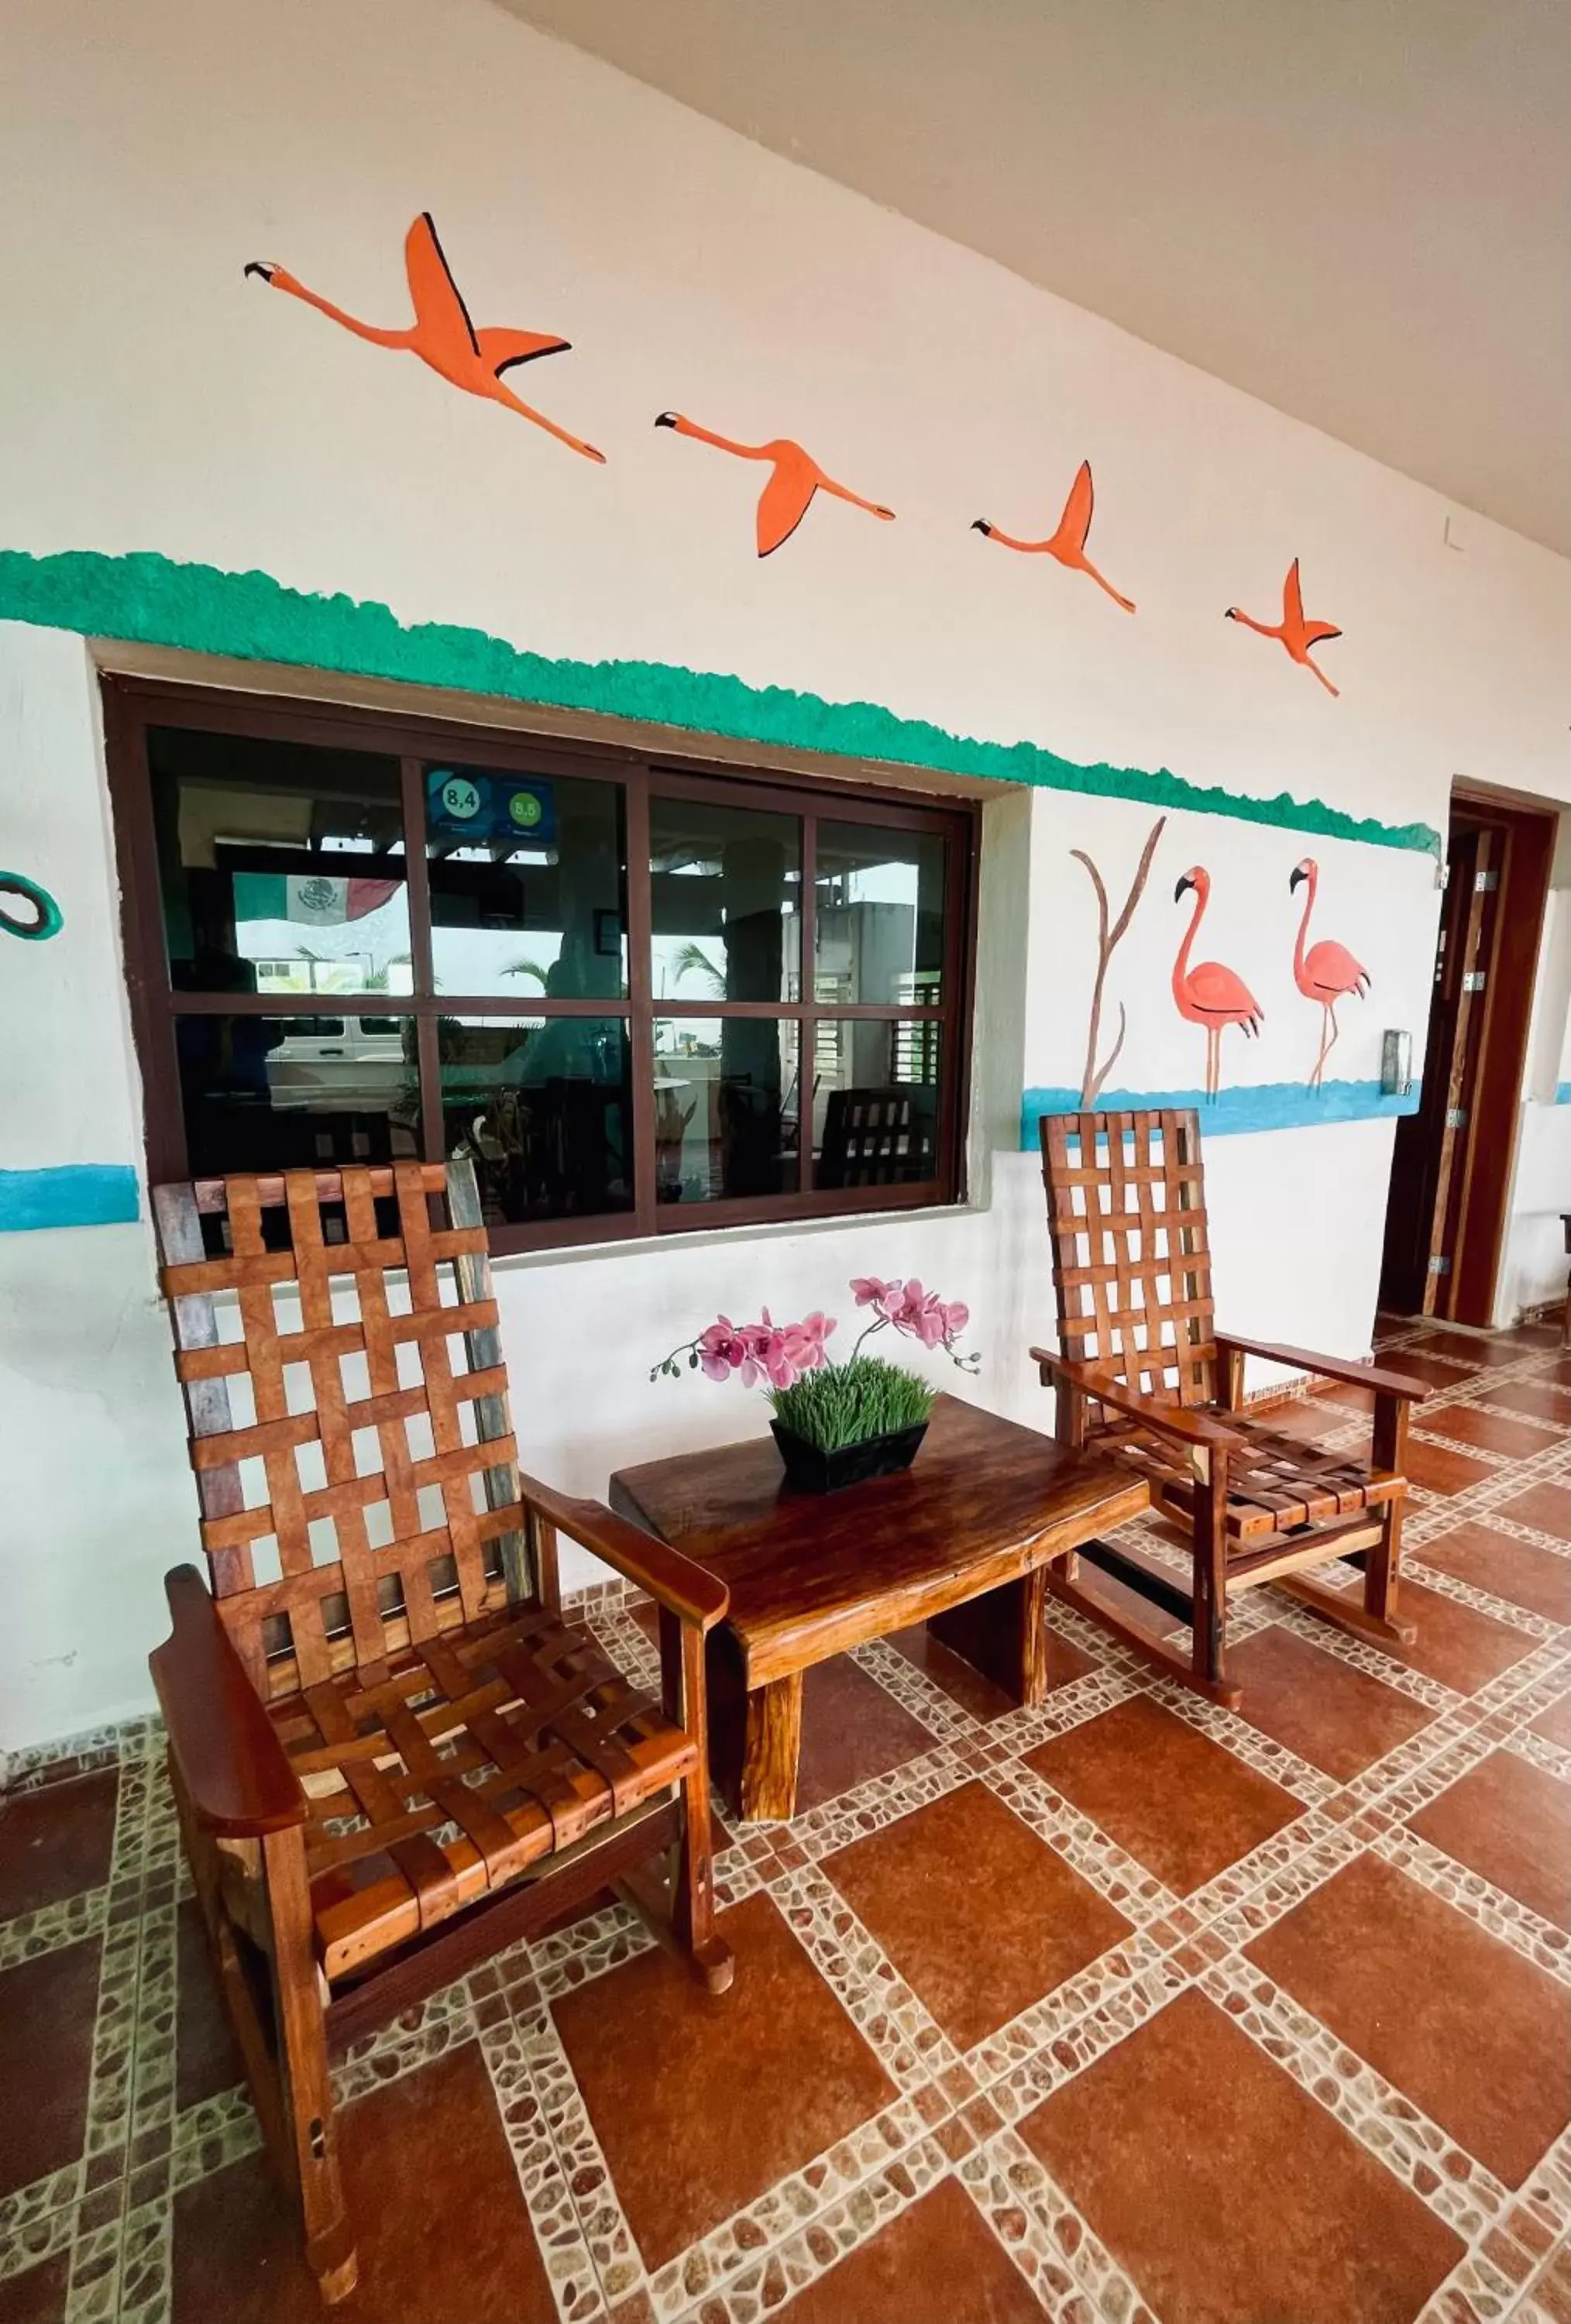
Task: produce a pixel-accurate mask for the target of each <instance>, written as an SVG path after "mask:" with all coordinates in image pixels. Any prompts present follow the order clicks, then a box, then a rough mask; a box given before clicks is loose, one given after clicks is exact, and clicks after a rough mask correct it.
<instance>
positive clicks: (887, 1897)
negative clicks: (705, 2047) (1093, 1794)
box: [824, 1784, 1131, 2050]
mask: <svg viewBox="0 0 1571 2324" xmlns="http://www.w3.org/2000/svg"><path fill="white" fill-rule="evenodd" d="M824 1869H825V1871H826V1872H827V1874H828V1877H829V1878H830V1879H831V1880H832V1881H833V1882H834V1883H835V1886H836V1887H837V1888H838V1889H839V1891H840V1893H841V1895H843V1896H844V1897H845V1898H846V1902H847V1903H848V1904H850V1906H851V1908H852V1910H853V1911H854V1912H855V1914H856V1916H857V1918H858V1920H860V1921H861V1922H862V1923H863V1924H864V1926H865V1927H866V1928H867V1929H869V1930H870V1931H871V1932H872V1933H873V1936H874V1937H876V1938H877V1940H878V1941H879V1943H880V1944H881V1945H882V1946H883V1949H884V1950H885V1951H886V1952H887V1953H888V1954H889V1956H890V1958H891V1960H892V1961H893V1962H894V1965H895V1967H896V1969H899V1970H900V1971H901V1975H902V1976H904V1977H905V1978H906V1979H907V1980H908V1981H909V1983H910V1985H911V1986H912V1987H914V1989H915V1991H916V1992H917V1994H918V1995H919V1997H920V1998H921V1999H922V2000H923V2001H924V2002H926V2004H927V2006H928V2007H929V2009H930V2010H931V2012H932V2014H933V2015H934V2016H935V2017H936V2018H937V2019H938V2023H939V2024H940V2025H941V2026H942V2027H943V2029H944V2031H945V2033H947V2035H948V2036H949V2039H950V2040H951V2041H952V2042H953V2043H955V2045H956V2048H957V2049H960V2050H969V2049H970V2048H971V2047H972V2046H973V2045H974V2044H975V2043H977V2042H980V2041H981V2040H982V2038H983V2036H984V2034H987V2033H996V2032H997V2030H998V2028H999V2027H1000V2026H1001V2025H1005V2024H1008V2022H1009V2020H1010V2019H1011V2018H1012V2017H1018V2016H1019V2015H1020V2013H1021V2010H1022V2009H1025V2008H1027V2007H1029V2006H1030V2003H1032V2002H1033V2001H1039V2000H1040V1998H1041V1997H1042V1996H1043V1995H1044V1994H1047V1993H1050V1992H1051V1991H1052V1990H1053V1988H1054V1987H1055V1986H1058V1985H1061V1984H1062V1983H1063V1981H1064V1979H1065V1978H1067V1977H1072V1976H1073V1975H1074V1974H1075V1972H1076V1970H1077V1969H1084V1968H1085V1966H1086V1963H1087V1962H1088V1961H1093V1960H1095V1959H1096V1958H1097V1956H1098V1954H1100V1953H1104V1952H1106V1951H1108V1950H1109V1949H1110V1948H1111V1947H1112V1946H1114V1945H1116V1944H1118V1943H1120V1942H1121V1941H1122V1940H1123V1938H1124V1937H1126V1936H1127V1935H1128V1934H1129V1931H1130V1925H1131V1924H1130V1923H1129V1922H1128V1921H1126V1920H1125V1919H1124V1918H1123V1914H1121V1913H1118V1912H1115V1911H1114V1907H1113V1906H1112V1905H1111V1904H1108V1903H1106V1902H1105V1900H1104V1898H1103V1897H1101V1896H1099V1895H1097V1893H1096V1891H1095V1888H1093V1887H1092V1886H1090V1884H1089V1882H1087V1881H1085V1880H1083V1879H1082V1878H1081V1877H1080V1876H1079V1874H1078V1873H1077V1872H1075V1871H1073V1870H1072V1869H1071V1868H1070V1867H1069V1866H1068V1865H1067V1864H1066V1863H1065V1861H1064V1859H1063V1858H1062V1857H1061V1856H1058V1855H1057V1854H1056V1853H1055V1852H1054V1850H1053V1849H1050V1848H1049V1846H1048V1845H1047V1843H1046V1841H1045V1840H1039V1839H1038V1838H1037V1836H1036V1834H1035V1832H1033V1831H1029V1830H1028V1829H1027V1827H1026V1826H1025V1825H1024V1824H1023V1823H1021V1820H1020V1818H1019V1817H1018V1816H1016V1815H1014V1814H1012V1812H1010V1810H1009V1809H1008V1808H1007V1807H1005V1805H1004V1804H1003V1801H1002V1800H1001V1799H999V1798H998V1796H997V1795H996V1794H994V1793H993V1792H990V1791H989V1790H988V1788H987V1786H986V1784H962V1785H961V1787H960V1789H959V1790H958V1791H955V1792H947V1793H946V1794H945V1795H944V1797H943V1798H942V1799H938V1800H934V1801H933V1802H931V1803H930V1804H929V1806H927V1807H922V1808H918V1809H916V1810H915V1811H914V1812H912V1813H911V1814H910V1815H908V1816H902V1817H901V1819H900V1821H899V1822H897V1823H892V1824H886V1825H885V1826H884V1828H883V1831H875V1832H872V1833H870V1834H869V1835H868V1837H867V1838H866V1839H865V1840H853V1841H852V1843H851V1845H850V1847H849V1848H843V1849H840V1850H839V1851H838V1853H837V1854H836V1855H834V1856H831V1857H830V1858H827V1862H826V1863H825V1866H824ZM983 1905H984V1909H981V1908H980V1907H982V1906H983Z"/></svg>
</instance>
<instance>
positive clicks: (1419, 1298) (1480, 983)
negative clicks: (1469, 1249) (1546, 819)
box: [1381, 816, 1508, 1315]
mask: <svg viewBox="0 0 1571 2324" xmlns="http://www.w3.org/2000/svg"><path fill="white" fill-rule="evenodd" d="M1507 844H1508V834H1507V833H1506V831H1505V830H1504V829H1502V827H1501V826H1500V825H1492V824H1489V823H1485V822H1482V821H1474V820H1473V819H1472V818H1469V817H1465V816H1455V817H1454V819H1453V822H1452V825H1451V839H1450V845H1449V848H1448V850H1447V853H1446V900H1445V905H1444V907H1443V908H1442V911H1441V914H1440V933H1439V942H1438V944H1437V948H1436V953H1435V977H1434V984H1433V987H1432V990H1431V995H1430V1002H1429V1029H1428V1039H1427V1041H1426V1044H1425V1049H1424V1076H1423V1089H1422V1096H1421V1099H1420V1102H1419V1111H1418V1112H1417V1113H1412V1114H1408V1115H1405V1116H1404V1117H1403V1119H1402V1120H1400V1121H1399V1122H1398V1124H1397V1135H1396V1148H1395V1154H1394V1157H1393V1161H1392V1168H1391V1200H1390V1204H1389V1207H1388V1210H1387V1213H1386V1239H1385V1263H1384V1268H1383V1270H1382V1279H1381V1305H1382V1306H1383V1307H1387V1308H1391V1309H1394V1310H1395V1311H1396V1312H1397V1313H1398V1314H1404V1315H1413V1314H1427V1315H1432V1314H1439V1315H1449V1314H1452V1312H1453V1308H1452V1303H1451V1294H1452V1289H1453V1283H1452V1277H1453V1274H1454V1266H1455V1258H1456V1255H1457V1252H1458V1250H1459V1248H1460V1241H1461V1231H1462V1223H1463V1221H1464V1218H1465V1206H1466V1201H1467V1194H1468V1187H1469V1184H1470V1181H1471V1178H1472V1173H1473V1157H1474V1151H1475V1142H1476V1139H1477V1137H1478V1134H1479V1131H1480V1129H1481V1124H1480V1122H1479V1119H1478V1104H1477V1098H1478V1083H1479V1068H1480V1064H1481V1060H1482V1058H1483V1036H1484V1032H1485V1028H1486V1024H1487V1019H1488V1011H1489V1001H1490V992H1489V982H1490V970H1491V968H1492V964H1493V960H1494V953H1495V933H1496V925H1497V909H1498V905H1499V900H1500V881H1501V873H1502V868H1503V857H1504V853H1505V849H1506V846H1507Z"/></svg>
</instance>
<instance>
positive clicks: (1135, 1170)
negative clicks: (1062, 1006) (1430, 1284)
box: [1031, 1110, 1428, 1710]
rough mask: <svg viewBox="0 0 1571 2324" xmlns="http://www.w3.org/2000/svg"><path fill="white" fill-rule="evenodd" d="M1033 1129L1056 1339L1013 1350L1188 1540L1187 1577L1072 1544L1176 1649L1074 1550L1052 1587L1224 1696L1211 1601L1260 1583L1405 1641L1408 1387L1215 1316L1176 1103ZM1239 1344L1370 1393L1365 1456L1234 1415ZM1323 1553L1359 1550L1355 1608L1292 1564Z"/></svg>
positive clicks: (1082, 1437) (1244, 1350) (1066, 1422)
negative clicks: (1402, 1581) (1401, 1582)
mask: <svg viewBox="0 0 1571 2324" xmlns="http://www.w3.org/2000/svg"><path fill="white" fill-rule="evenodd" d="M1041 1143H1042V1176H1043V1178H1044V1180H1045V1181H1046V1184H1047V1190H1048V1222H1049V1233H1050V1236H1051V1240H1052V1250H1053V1286H1054V1289H1055V1291H1056V1292H1057V1295H1058V1342H1059V1349H1058V1352H1057V1353H1055V1352H1054V1351H1051V1350H1050V1349H1047V1348H1033V1349H1032V1350H1031V1355H1032V1358H1033V1360H1035V1361H1036V1362H1037V1364H1038V1365H1039V1366H1040V1372H1041V1379H1042V1382H1043V1385H1044V1386H1048V1385H1054V1386H1056V1387H1057V1388H1058V1427H1057V1434H1058V1438H1059V1440H1060V1442H1062V1443H1067V1444H1073V1445H1077V1446H1080V1445H1090V1446H1095V1448H1096V1449H1098V1450H1105V1451H1112V1452H1117V1453H1118V1455H1119V1456H1120V1457H1121V1458H1122V1459H1123V1460H1125V1461H1127V1462H1129V1463H1130V1465H1131V1466H1132V1467H1133V1468H1135V1469H1138V1470H1139V1471H1140V1472H1141V1475H1142V1476H1144V1477H1146V1478H1148V1479H1149V1480H1150V1483H1151V1505H1152V1507H1153V1508H1155V1509H1157V1510H1158V1511H1159V1512H1160V1514H1161V1516H1163V1517H1165V1518H1166V1519H1167V1520H1168V1521H1169V1525H1170V1526H1173V1527H1175V1528H1177V1529H1178V1530H1179V1531H1180V1532H1181V1534H1182V1535H1183V1537H1184V1538H1185V1540H1186V1541H1187V1543H1188V1544H1189V1545H1190V1547H1191V1549H1192V1554H1193V1558H1194V1581H1193V1588H1192V1590H1191V1591H1185V1590H1184V1589H1183V1588H1182V1587H1181V1585H1180V1582H1179V1578H1178V1576H1177V1575H1175V1574H1174V1573H1172V1572H1169V1570H1168V1569H1167V1567H1165V1566H1164V1565H1162V1564H1161V1563H1160V1561H1159V1560H1158V1559H1156V1558H1154V1557H1151V1556H1150V1555H1149V1554H1145V1553H1142V1552H1141V1551H1139V1550H1137V1549H1134V1548H1132V1547H1125V1546H1124V1545H1112V1544H1109V1543H1105V1542H1096V1543H1092V1544H1088V1545H1086V1547H1085V1548H1084V1549H1083V1550H1082V1551H1081V1552H1080V1553H1079V1556H1080V1558H1081V1559H1084V1560H1085V1561H1086V1563H1088V1564H1090V1565H1091V1566H1092V1567H1093V1568H1095V1569H1096V1570H1097V1571H1099V1572H1103V1573H1106V1574H1108V1575H1110V1576H1112V1577H1113V1578H1114V1580H1115V1581H1116V1582H1121V1583H1123V1585H1124V1587H1125V1588H1127V1589H1132V1590H1134V1591H1137V1592H1138V1593H1139V1595H1140V1596H1141V1597H1143V1598H1145V1599H1147V1600H1150V1601H1151V1603H1153V1604H1154V1605H1156V1606H1158V1607H1159V1608H1160V1609H1162V1611H1163V1612H1165V1613H1166V1614H1168V1615H1169V1617H1171V1618H1176V1619H1179V1620H1183V1621H1186V1622H1188V1623H1189V1624H1190V1625H1191V1626H1192V1628H1193V1632H1194V1646H1193V1652H1192V1655H1191V1657H1190V1660H1189V1661H1188V1662H1187V1663H1186V1662H1185V1661H1184V1659H1183V1658H1182V1657H1181V1655H1178V1654H1176V1653H1174V1652H1173V1651H1172V1649H1171V1648H1170V1647H1169V1646H1167V1645H1166V1644H1165V1643H1163V1642H1162V1641H1161V1640H1160V1639H1159V1638H1156V1637H1154V1636H1153V1635H1152V1634H1151V1633H1150V1632H1148V1631H1147V1630H1146V1629H1145V1628H1143V1627H1141V1626H1140V1625H1138V1624H1132V1623H1131V1622H1130V1621H1129V1620H1128V1618H1126V1617H1125V1616H1124V1615H1123V1613H1122V1612H1120V1610H1119V1609H1118V1607H1117V1605H1116V1602H1115V1601H1113V1600H1110V1599H1109V1598H1108V1597H1107V1596H1106V1595H1105V1594H1104V1593H1103V1592H1101V1591H1098V1589H1097V1587H1096V1583H1095V1578H1094V1577H1093V1576H1086V1575H1083V1574H1082V1573H1081V1572H1079V1571H1078V1567H1077V1561H1076V1560H1075V1559H1071V1560H1069V1561H1068V1562H1067V1566H1059V1567H1055V1568H1052V1569H1049V1582H1050V1584H1051V1586H1052V1587H1054V1588H1055V1589H1056V1590H1057V1591H1058V1594H1059V1595H1060V1596H1062V1597H1064V1598H1066V1599H1067V1600H1069V1602H1070V1603H1072V1604H1074V1605H1077V1606H1079V1607H1080V1608H1081V1609H1083V1610H1084V1611H1085V1612H1086V1613H1088V1614H1091V1615H1093V1616H1094V1617H1095V1618H1097V1619H1098V1620H1100V1621H1102V1622H1104V1623H1105V1624H1108V1625H1109V1626H1110V1627H1112V1628H1114V1629H1115V1630H1117V1631H1118V1633H1119V1634H1120V1636H1121V1637H1123V1639H1124V1640H1125V1642H1126V1643H1128V1644H1131V1645H1133V1646H1136V1647H1137V1648H1138V1649H1139V1651H1140V1652H1141V1654H1143V1655H1148V1656H1149V1657H1151V1659H1153V1660H1154V1661H1155V1662H1156V1663H1157V1664H1158V1665H1159V1666H1160V1667H1161V1668H1163V1669H1164V1670H1167V1671H1168V1672H1169V1674H1170V1675H1172V1676H1174V1677H1176V1678H1180V1679H1182V1680H1183V1682H1184V1683H1185V1684H1187V1685H1188V1686H1192V1687H1194V1688H1195V1689H1196V1691H1197V1692H1198V1693H1201V1694H1204V1695H1206V1696H1207V1697H1208V1698H1209V1699H1210V1700H1211V1701H1213V1702H1219V1703H1223V1704H1224V1705H1225V1706H1226V1707H1227V1708H1228V1709H1229V1710H1234V1709H1236V1707H1237V1705H1238V1703H1239V1701H1240V1700H1241V1692H1240V1690H1239V1688H1238V1687H1237V1686H1235V1685H1234V1684H1233V1683H1231V1682H1230V1681H1229V1679H1228V1677H1227V1671H1226V1631H1227V1607H1228V1601H1229V1600H1230V1599H1231V1598H1234V1597H1235V1596H1236V1595H1237V1593H1238V1592H1239V1591H1243V1590H1249V1589H1253V1588H1255V1587H1257V1586H1258V1585H1259V1584H1260V1583H1261V1582H1275V1583H1276V1584H1277V1586H1278V1587H1279V1588H1280V1589H1281V1590H1283V1591H1287V1592H1288V1593H1289V1595H1290V1596H1291V1597H1293V1598H1295V1599H1297V1600H1298V1602H1299V1604H1301V1605H1304V1606H1308V1607H1310V1608H1312V1609H1313V1610H1314V1611H1315V1612H1316V1613H1317V1614H1320V1615H1323V1616H1324V1617H1325V1618H1326V1620H1327V1621H1330V1622H1335V1624H1337V1625H1338V1627H1339V1628H1343V1629H1345V1630H1348V1631H1351V1632H1353V1633H1354V1635H1355V1636H1357V1637H1366V1638H1375V1639H1379V1640H1382V1641H1383V1642H1385V1643H1387V1644H1392V1643H1395V1644H1400V1645H1407V1644H1409V1643H1410V1642H1411V1640H1412V1639H1413V1638H1414V1637H1416V1636H1417V1635H1418V1633H1417V1628H1416V1626H1415V1625H1414V1624H1413V1623H1411V1622H1406V1621H1402V1620H1400V1619H1399V1618H1398V1615H1397V1586H1398V1567H1399V1563H1400V1542H1401V1522H1402V1506H1403V1502H1404V1499H1405V1498H1406V1494H1407V1480H1406V1478H1405V1477H1404V1476H1403V1475H1402V1464H1403V1461H1404V1459H1405V1456H1406V1446H1407V1431H1408V1406H1409V1404H1410V1403H1412V1402H1414V1401H1417V1400H1419V1399H1421V1398H1422V1397H1424V1396H1426V1395H1427V1394H1428V1390H1427V1388H1425V1387H1424V1385H1423V1383H1422V1382H1421V1381H1419V1380H1415V1379H1407V1378H1405V1377H1404V1376H1403V1375H1402V1374H1400V1373H1398V1372H1393V1371H1386V1370H1384V1369H1376V1368H1375V1367H1374V1366H1373V1365H1371V1364H1355V1363H1347V1362H1344V1361H1342V1360H1339V1359H1337V1358H1336V1357H1334V1356H1319V1355H1313V1354H1310V1353H1309V1352H1308V1351H1306V1350H1305V1349H1303V1348H1284V1347H1275V1346H1272V1345H1270V1344H1268V1343H1267V1342H1263V1341H1260V1340H1245V1339H1241V1338H1240V1337H1239V1336H1238V1334H1237V1333H1224V1332H1218V1331H1217V1330H1216V1328H1215V1310H1214V1308H1213V1305H1212V1299H1211V1256H1210V1246H1209V1243H1208V1241H1207V1240H1206V1193H1205V1175H1204V1171H1203V1169H1202V1166H1201V1160H1200V1126H1199V1121H1198V1119H1197V1115H1196V1114H1195V1112H1194V1111H1193V1110H1190V1111H1186V1112H1151V1113H1101V1114H1097V1113H1077V1114H1059V1115H1044V1116H1043V1119H1042V1123H1041ZM1245 1356H1262V1357H1264V1358H1266V1359H1267V1360H1269V1361H1271V1362H1273V1363H1280V1364H1289V1365H1291V1366H1292V1368H1293V1369H1295V1370H1297V1371H1307V1372H1313V1373H1316V1374H1317V1375H1318V1376H1320V1377H1321V1378H1323V1379H1335V1380H1344V1381H1351V1382H1353V1383H1354V1385H1356V1386H1357V1387H1359V1388H1370V1389H1372V1391H1373V1393H1374V1427H1373V1442H1372V1457H1371V1459H1370V1460H1369V1461H1368V1462H1363V1461H1357V1460H1354V1459H1351V1458H1349V1457H1348V1456H1347V1455H1346V1454H1345V1453H1341V1452H1317V1451H1316V1450H1315V1449H1314V1448H1313V1447H1312V1446H1310V1445H1308V1444H1304V1443H1298V1441H1297V1440H1296V1439H1295V1438H1293V1437H1290V1436H1287V1435H1283V1434H1280V1433H1279V1432H1277V1431H1275V1430H1273V1429H1272V1428H1271V1426H1270V1425H1269V1423H1261V1422H1259V1421H1253V1420H1249V1419H1246V1418H1245V1417H1244V1416H1243V1413H1242V1412H1241V1411H1240V1410H1239V1408H1238V1407H1239V1406H1240V1405H1241V1404H1242V1402H1243V1360H1244V1358H1245ZM1339 1558H1350V1559H1353V1560H1354V1561H1355V1562H1357V1563H1362V1564H1363V1569H1364V1571H1363V1603H1362V1604H1360V1603H1359V1602H1358V1601H1357V1600H1356V1599H1354V1597H1352V1595H1351V1594H1349V1595H1348V1596H1346V1597H1343V1596H1339V1595H1338V1594H1337V1592H1336V1591H1335V1590H1333V1589H1331V1588H1329V1587H1328V1586H1327V1585H1326V1582H1320V1581H1314V1580H1311V1579H1310V1577H1309V1575H1308V1572H1307V1571H1306V1569H1307V1568H1308V1567H1310V1566H1314V1565H1322V1564H1326V1563H1332V1562H1334V1561H1335V1560H1336V1559H1339Z"/></svg>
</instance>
